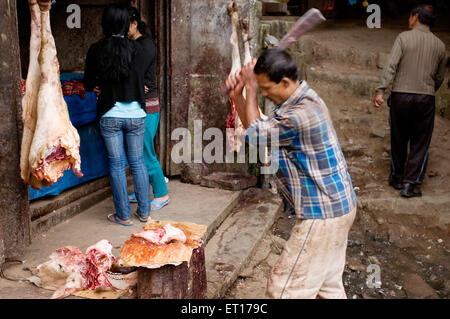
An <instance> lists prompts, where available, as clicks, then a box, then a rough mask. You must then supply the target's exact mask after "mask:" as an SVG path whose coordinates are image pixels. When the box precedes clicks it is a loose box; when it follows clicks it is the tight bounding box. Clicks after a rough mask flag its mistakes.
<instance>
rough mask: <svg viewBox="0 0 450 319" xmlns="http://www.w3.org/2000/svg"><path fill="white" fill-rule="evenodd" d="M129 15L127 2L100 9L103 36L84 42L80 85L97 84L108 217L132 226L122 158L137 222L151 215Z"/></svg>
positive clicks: (141, 57) (140, 75)
mask: <svg viewBox="0 0 450 319" xmlns="http://www.w3.org/2000/svg"><path fill="white" fill-rule="evenodd" d="M129 26H130V19H129V16H128V10H127V7H126V6H121V5H109V6H107V7H106V8H105V10H104V11H103V15H102V28H103V33H104V36H105V37H104V38H103V39H101V40H100V41H98V42H96V43H94V44H93V45H91V47H90V48H89V51H88V53H87V56H86V66H85V74H84V86H85V88H86V90H88V91H92V90H94V89H95V88H96V87H98V91H99V92H100V93H99V96H98V101H97V118H98V120H99V122H100V132H101V134H102V137H103V140H104V142H105V146H106V150H107V153H108V158H109V173H110V183H111V188H112V192H113V197H114V207H115V210H116V212H115V213H114V214H110V215H108V220H109V221H111V222H114V223H118V224H120V225H124V226H131V225H133V223H132V222H131V220H130V219H131V208H130V202H129V200H128V192H127V177H126V171H125V168H126V161H127V160H128V164H129V166H130V169H131V173H132V175H133V181H134V190H135V193H136V199H137V202H138V207H137V211H136V212H135V214H136V215H137V217H138V218H139V220H140V221H141V222H145V221H147V219H148V218H149V216H150V186H149V182H148V177H147V175H148V174H147V169H146V166H145V162H144V155H143V149H144V133H145V117H146V113H145V93H144V71H145V70H146V69H147V67H148V62H147V59H146V58H145V53H144V50H143V49H142V47H141V46H140V45H138V44H137V43H135V42H134V41H131V40H129V39H128V38H127V33H128V29H129Z"/></svg>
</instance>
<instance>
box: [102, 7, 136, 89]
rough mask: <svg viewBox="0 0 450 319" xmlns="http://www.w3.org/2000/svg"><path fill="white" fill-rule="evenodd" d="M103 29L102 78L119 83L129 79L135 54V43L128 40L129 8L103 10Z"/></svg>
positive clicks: (107, 8)
mask: <svg viewBox="0 0 450 319" xmlns="http://www.w3.org/2000/svg"><path fill="white" fill-rule="evenodd" d="M102 28H103V34H104V35H105V38H104V39H103V40H102V41H103V44H104V45H103V47H102V51H101V54H100V56H99V60H98V64H99V71H100V77H101V78H102V80H104V81H111V82H118V81H120V80H121V79H124V78H127V77H128V75H129V73H130V69H131V63H132V60H133V57H134V53H135V43H134V42H133V41H131V40H129V39H128V38H127V34H128V30H129V28H130V19H129V17H128V11H127V7H126V6H122V5H117V4H112V5H108V6H107V7H106V8H105V9H104V10H103V15H102Z"/></svg>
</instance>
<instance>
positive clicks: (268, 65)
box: [254, 48, 298, 83]
mask: <svg viewBox="0 0 450 319" xmlns="http://www.w3.org/2000/svg"><path fill="white" fill-rule="evenodd" d="M254 72H255V74H266V75H267V76H268V78H269V79H270V80H271V81H272V82H275V83H280V81H281V80H282V79H283V78H284V77H287V78H289V79H291V80H292V81H297V79H298V71H297V63H296V62H295V60H294V59H293V58H292V56H291V55H290V54H289V53H287V52H286V51H284V50H281V49H278V48H271V49H266V50H264V51H263V52H262V53H261V55H260V56H259V58H258V61H257V62H256V65H255V68H254Z"/></svg>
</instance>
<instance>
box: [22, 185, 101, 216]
mask: <svg viewBox="0 0 450 319" xmlns="http://www.w3.org/2000/svg"><path fill="white" fill-rule="evenodd" d="M107 186H109V177H102V178H98V179H95V180H93V181H89V182H86V183H84V184H81V185H77V186H75V187H74V188H71V189H68V190H65V191H63V192H62V193H61V194H59V195H58V196H52V195H49V196H45V197H42V198H38V199H35V200H33V201H31V202H30V214H31V220H36V219H38V218H40V217H43V216H45V215H47V214H49V213H51V212H53V211H55V210H57V209H60V208H61V207H64V206H66V205H68V204H70V203H72V202H74V201H76V200H78V199H80V198H83V197H85V196H87V195H89V194H91V193H94V192H96V191H98V190H100V189H102V188H105V187H107Z"/></svg>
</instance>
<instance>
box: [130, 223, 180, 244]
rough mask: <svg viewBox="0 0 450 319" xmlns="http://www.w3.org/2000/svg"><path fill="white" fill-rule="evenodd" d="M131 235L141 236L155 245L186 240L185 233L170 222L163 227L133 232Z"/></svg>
mask: <svg viewBox="0 0 450 319" xmlns="http://www.w3.org/2000/svg"><path fill="white" fill-rule="evenodd" d="M131 236H132V237H137V238H143V239H145V240H147V241H149V242H151V243H153V244H155V245H164V244H167V243H169V242H171V241H179V242H181V243H185V242H186V235H185V234H184V232H183V231H182V230H181V229H179V228H176V227H173V226H172V225H170V224H167V225H165V226H164V228H158V229H150V230H144V231H139V232H134V233H132V234H131Z"/></svg>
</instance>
